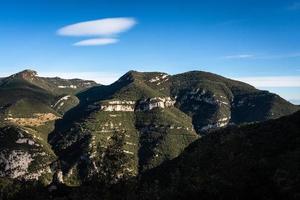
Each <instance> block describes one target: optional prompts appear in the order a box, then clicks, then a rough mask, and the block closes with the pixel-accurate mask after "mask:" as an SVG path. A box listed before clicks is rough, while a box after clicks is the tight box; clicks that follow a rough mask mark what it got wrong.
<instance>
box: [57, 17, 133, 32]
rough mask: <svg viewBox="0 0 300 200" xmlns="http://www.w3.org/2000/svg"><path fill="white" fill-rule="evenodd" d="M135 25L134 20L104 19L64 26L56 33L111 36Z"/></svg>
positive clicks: (123, 18) (124, 18)
mask: <svg viewBox="0 0 300 200" xmlns="http://www.w3.org/2000/svg"><path fill="white" fill-rule="evenodd" d="M135 24H136V20H135V19H134V18H126V17H120V18H105V19H99V20H93V21H86V22H80V23H77V24H71V25H68V26H65V27H63V28H61V29H59V30H58V31H57V33H58V34H59V35H64V36H111V35H115V34H118V33H121V32H124V31H127V30H129V29H130V28H132V27H133V26H134V25H135Z"/></svg>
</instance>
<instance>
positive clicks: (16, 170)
mask: <svg viewBox="0 0 300 200" xmlns="http://www.w3.org/2000/svg"><path fill="white" fill-rule="evenodd" d="M32 161H33V158H32V156H31V155H30V154H29V153H28V152H25V151H22V150H13V151H2V152H1V153H0V165H2V166H3V170H1V171H0V176H1V177H5V176H8V177H9V178H18V177H20V176H24V175H25V174H26V173H27V172H28V167H29V165H30V163H31V162H32Z"/></svg>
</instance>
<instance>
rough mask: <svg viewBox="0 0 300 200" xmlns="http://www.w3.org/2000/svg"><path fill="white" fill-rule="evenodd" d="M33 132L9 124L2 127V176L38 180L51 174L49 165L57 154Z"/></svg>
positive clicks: (0, 167)
mask: <svg viewBox="0 0 300 200" xmlns="http://www.w3.org/2000/svg"><path fill="white" fill-rule="evenodd" d="M32 134H33V132H30V131H27V130H22V129H20V128H15V127H9V126H8V127H4V128H1V129H0V138H1V140H0V177H9V178H18V179H25V180H37V179H40V178H43V179H44V177H45V178H46V177H48V176H49V174H51V170H50V168H49V165H50V163H51V162H52V161H53V159H54V158H55V156H54V154H53V152H52V151H51V150H49V148H50V147H49V146H47V145H48V144H45V143H44V142H43V141H42V139H41V138H39V137H36V136H35V135H32ZM46 179H47V178H46ZM45 181H50V180H49V179H48V180H45Z"/></svg>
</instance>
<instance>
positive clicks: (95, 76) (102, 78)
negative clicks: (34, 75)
mask: <svg viewBox="0 0 300 200" xmlns="http://www.w3.org/2000/svg"><path fill="white" fill-rule="evenodd" d="M38 75H39V76H41V77H60V78H65V79H73V78H80V79H84V80H93V81H96V82H97V83H100V84H104V85H108V84H111V83H113V82H115V81H116V80H118V79H119V78H120V77H121V76H122V73H119V72H117V73H116V72H39V73H38Z"/></svg>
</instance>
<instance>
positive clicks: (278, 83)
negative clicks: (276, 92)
mask: <svg viewBox="0 0 300 200" xmlns="http://www.w3.org/2000/svg"><path fill="white" fill-rule="evenodd" d="M233 79H236V80H239V81H242V82H246V83H248V84H250V85H253V86H255V87H300V76H264V77H261V76H260V77H238V78H233Z"/></svg>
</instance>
